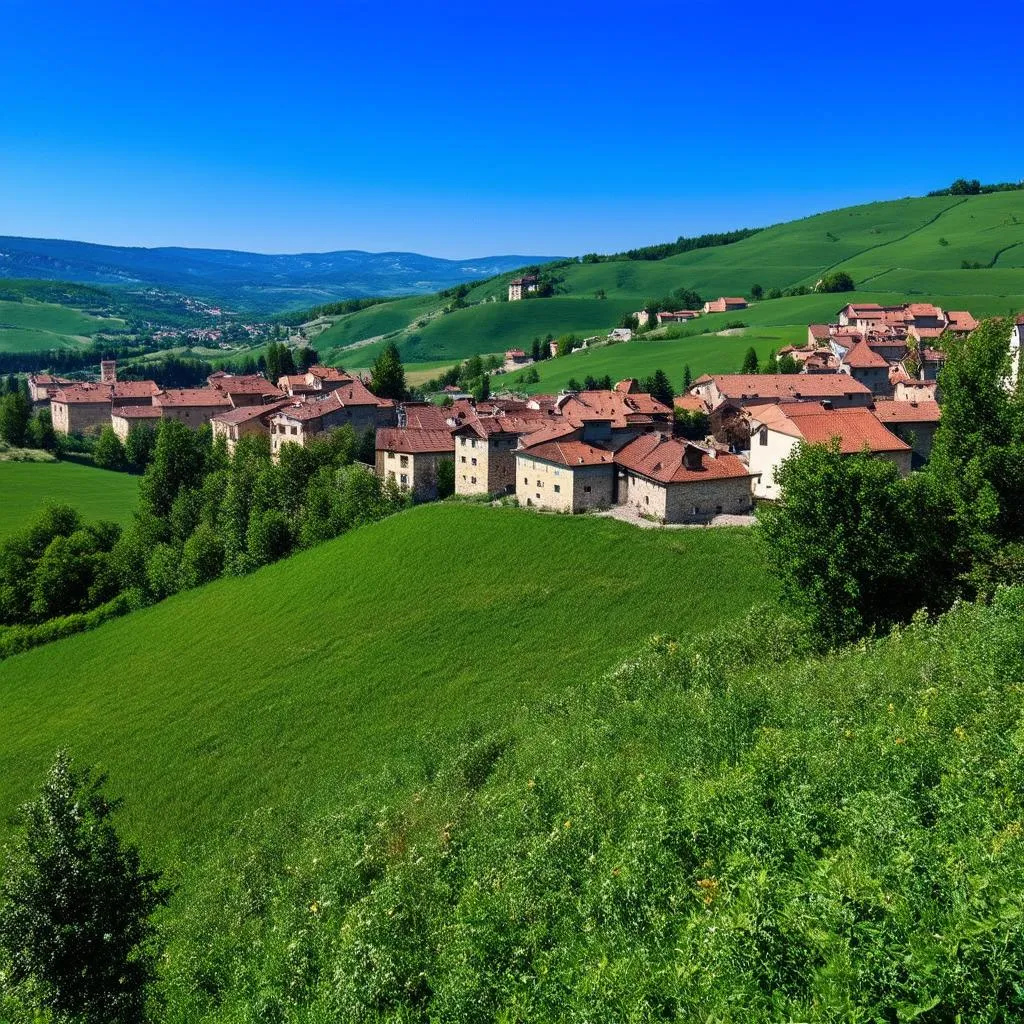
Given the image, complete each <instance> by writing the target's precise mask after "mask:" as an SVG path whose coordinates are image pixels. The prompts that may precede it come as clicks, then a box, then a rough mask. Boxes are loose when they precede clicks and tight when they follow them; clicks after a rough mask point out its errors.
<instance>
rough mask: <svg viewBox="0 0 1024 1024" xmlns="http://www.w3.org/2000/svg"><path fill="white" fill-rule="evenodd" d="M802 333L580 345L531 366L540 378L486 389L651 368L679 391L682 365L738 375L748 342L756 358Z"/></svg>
mask: <svg viewBox="0 0 1024 1024" xmlns="http://www.w3.org/2000/svg"><path fill="white" fill-rule="evenodd" d="M806 337H807V328H806V326H801V325H795V326H791V327H774V328H773V327H750V328H746V329H743V330H741V331H739V332H738V333H736V334H729V335H727V336H721V335H717V334H701V335H697V336H695V337H690V338H675V339H670V340H665V341H661V340H657V339H655V340H650V341H649V340H646V338H644V337H641V338H639V339H638V340H636V341H628V342H623V343H622V344H619V345H602V346H599V347H597V348H593V349H583V350H579V351H576V352H573V353H572V354H571V355H568V356H563V357H562V358H560V359H546V360H544V361H543V362H541V363H537V364H536V369H537V373H538V376H539V377H540V380H539V381H537V382H535V383H533V384H524V383H521V382H520V378H521V377H522V376H523V372H522V371H516V372H515V373H510V374H506V375H503V376H500V377H494V378H492V382H491V388H492V390H493V391H495V392H497V391H500V390H501V389H502V388H503V387H506V386H512V387H513V388H514V390H516V391H525V392H528V393H547V392H552V393H553V392H557V391H560V390H562V389H563V388H564V387H565V386H566V385H567V384H568V382H569V380H570V378H575V380H576V381H577V382H578V383H581V384H582V383H583V380H584V378H585V377H587V376H591V377H597V378H600V377H603V376H604V375H605V374H608V375H609V376H610V377H611V378H612V381H613V382H614V381H617V380H622V378H623V377H648V376H650V375H651V374H652V373H654V371H655V370H664V371H665V373H667V374H668V377H669V380H670V381H671V382H672V386H673V388H674V389H675V390H676V391H681V390H682V380H683V367H685V366H689V367H690V372H691V373H692V374H693V376H694V378H696V377H699V376H700V375H701V374H702V373H738V372H739V369H740V365H741V364H742V362H743V356H744V354H745V353H746V351H747V349H748V348H750V347H751V346H753V347H754V350H755V351H756V352H757V357H758V359H759V360H762V361H763V360H765V359H767V357H768V354H769V352H772V351H776V350H778V349H779V348H781V347H782V346H783V345H792V344H800V343H802V342H803V341H804V339H805V338H806Z"/></svg>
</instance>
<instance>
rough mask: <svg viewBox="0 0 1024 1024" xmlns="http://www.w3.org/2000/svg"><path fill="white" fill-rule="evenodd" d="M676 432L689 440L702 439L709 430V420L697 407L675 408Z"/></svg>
mask: <svg viewBox="0 0 1024 1024" xmlns="http://www.w3.org/2000/svg"><path fill="white" fill-rule="evenodd" d="M675 422H676V432H677V433H678V434H680V435H681V436H682V437H685V438H687V439H689V440H690V441H703V440H704V438H706V437H707V436H708V434H709V433H710V432H711V420H710V419H709V418H708V415H707V413H704V412H701V411H700V410H699V409H676V410H675Z"/></svg>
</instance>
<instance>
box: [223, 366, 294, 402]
mask: <svg viewBox="0 0 1024 1024" xmlns="http://www.w3.org/2000/svg"><path fill="white" fill-rule="evenodd" d="M206 382H207V384H209V386H210V387H211V388H216V389H217V390H218V391H220V392H222V393H223V394H225V395H227V397H228V398H229V399H230V401H231V405H232V406H233V407H234V408H236V409H237V408H239V407H240V406H246V405H267V404H269V403H270V402H277V401H279V400H280V399H282V398H284V397H285V395H284V392H283V391H282V390H281V389H280V388H278V387H275V386H274V385H273V384H272V383H271V382H270V381H269V380H267V378H266V377H261V376H260V375H259V374H258V373H247V374H234V373H225V372H224V371H223V370H218V371H217V372H216V373H211V374H210V376H209V377H207V378H206Z"/></svg>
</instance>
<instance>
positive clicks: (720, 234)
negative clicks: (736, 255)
mask: <svg viewBox="0 0 1024 1024" xmlns="http://www.w3.org/2000/svg"><path fill="white" fill-rule="evenodd" d="M762 230H763V229H762V228H739V229H737V230H736V231H715V232H711V233H709V234H706V235H696V236H694V237H692V238H687V237H686V236H685V235H680V236H679V237H678V238H677V239H676V240H675V241H674V242H662V243H661V244H659V245H644V246H641V247H640V248H639V249H627V250H626V251H625V252H617V253H611V254H610V255H607V256H602V255H600V254H598V253H596V252H592V253H587V255H586V256H584V257H583V258H582V260H581V262H583V263H610V262H613V261H615V260H663V259H665V258H666V257H668V256H678V255H679V254H680V253H683V252H693V250H695V249H710V248H713V247H715V246H719V245H732V244H733V242H741V241H742V240H743V239H744V238H750V236H751V235H756V234H757V233H758V232H759V231H762Z"/></svg>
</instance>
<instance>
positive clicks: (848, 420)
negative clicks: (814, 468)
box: [746, 401, 911, 499]
mask: <svg viewBox="0 0 1024 1024" xmlns="http://www.w3.org/2000/svg"><path fill="white" fill-rule="evenodd" d="M746 415H747V417H748V420H749V429H750V463H749V464H750V472H751V473H752V474H754V478H755V479H754V495H755V496H756V497H758V498H771V499H775V498H778V497H779V494H780V491H779V485H778V481H777V475H778V471H779V467H780V466H781V465H782V463H783V461H784V460H785V459H787V458H789V456H790V455H792V453H793V451H794V449H795V448H796V446H797V445H798V444H799V443H800V442H801V441H804V442H806V443H808V444H827V443H829V442H830V441H831V440H832V439H833V438H838V439H839V445H840V451H841V452H842V453H843V454H844V455H853V454H856V453H858V452H862V451H865V450H867V451H868V452H870V453H871V454H872V455H874V456H877V457H878V458H883V459H888V460H889V461H891V462H893V463H895V465H896V467H897V468H898V469H899V471H900V473H901V474H902V475H904V476H905V475H906V474H907V473H909V472H910V467H911V449H910V445H908V444H907V443H906V442H905V441H903V440H901V439H900V438H899V437H897V436H896V435H895V434H894V433H892V431H890V430H887V429H886V427H885V426H883V425H882V423H881V422H880V421H879V419H878V417H877V416H875V414H874V412H873V411H872V410H871V409H867V408H857V407H853V408H844V409H836V408H830V407H828V405H827V404H822V403H819V402H799V401H797V402H793V401H783V402H764V403H761V404H756V405H749V406H747V408H746Z"/></svg>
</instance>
